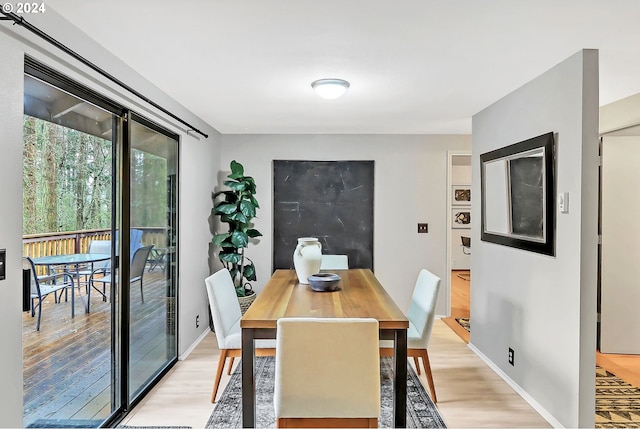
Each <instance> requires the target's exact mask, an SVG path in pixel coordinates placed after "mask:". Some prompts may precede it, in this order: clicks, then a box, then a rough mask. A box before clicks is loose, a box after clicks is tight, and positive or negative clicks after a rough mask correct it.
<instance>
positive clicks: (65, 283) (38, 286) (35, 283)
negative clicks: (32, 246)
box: [22, 256, 74, 331]
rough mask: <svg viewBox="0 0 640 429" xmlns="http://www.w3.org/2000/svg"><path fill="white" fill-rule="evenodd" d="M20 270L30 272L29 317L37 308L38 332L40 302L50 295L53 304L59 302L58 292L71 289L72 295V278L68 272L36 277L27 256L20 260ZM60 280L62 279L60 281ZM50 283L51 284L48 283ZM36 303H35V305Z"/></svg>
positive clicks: (38, 328)
mask: <svg viewBox="0 0 640 429" xmlns="http://www.w3.org/2000/svg"><path fill="white" fill-rule="evenodd" d="M22 269H23V270H31V317H34V316H35V314H36V307H37V308H38V323H37V325H36V331H39V330H40V320H41V319H42V301H43V300H44V299H45V298H46V297H47V296H48V295H50V294H53V298H54V301H55V302H60V296H62V292H60V296H59V295H57V294H56V292H58V291H63V290H64V291H66V289H67V288H69V287H70V288H71V291H72V293H73V286H74V283H73V276H72V275H71V274H69V273H68V272H58V273H54V274H50V275H46V276H38V273H37V272H36V266H35V265H34V263H33V261H32V260H31V258H29V257H28V256H26V257H23V258H22ZM60 279H63V280H62V281H60ZM50 282H52V283H50ZM36 301H37V303H36Z"/></svg>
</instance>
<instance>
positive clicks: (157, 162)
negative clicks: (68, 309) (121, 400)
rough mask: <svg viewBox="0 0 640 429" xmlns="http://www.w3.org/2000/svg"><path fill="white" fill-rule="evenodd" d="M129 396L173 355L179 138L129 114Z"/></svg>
mask: <svg viewBox="0 0 640 429" xmlns="http://www.w3.org/2000/svg"><path fill="white" fill-rule="evenodd" d="M132 118H133V119H132V120H130V121H129V141H130V164H131V165H130V204H129V213H130V226H131V228H130V231H131V233H130V238H131V242H130V252H131V254H130V266H129V271H130V278H131V281H130V287H129V292H128V293H129V295H128V298H129V300H128V301H129V324H130V326H129V376H128V380H129V400H130V401H134V400H135V398H136V397H137V396H138V395H139V394H140V393H141V392H143V391H144V390H145V388H146V387H147V386H148V384H149V382H150V381H152V380H153V379H154V378H155V377H156V376H157V375H158V374H159V373H160V372H162V371H163V370H164V369H165V368H166V367H167V366H168V365H169V364H170V363H171V362H173V361H175V360H176V358H177V339H176V297H177V293H176V289H177V278H176V266H177V265H176V255H177V252H176V246H177V195H176V193H177V189H178V188H177V172H178V140H177V137H176V136H174V135H171V134H170V133H168V132H166V131H164V130H163V129H162V128H160V127H158V126H156V125H155V124H153V123H151V122H149V121H147V120H145V119H144V118H141V117H137V116H136V115H132Z"/></svg>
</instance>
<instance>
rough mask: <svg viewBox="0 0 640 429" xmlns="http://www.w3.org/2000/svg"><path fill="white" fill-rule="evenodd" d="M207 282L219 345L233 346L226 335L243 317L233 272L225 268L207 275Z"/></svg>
mask: <svg viewBox="0 0 640 429" xmlns="http://www.w3.org/2000/svg"><path fill="white" fill-rule="evenodd" d="M205 284H206V287H207V295H208V296H209V306H210V307H211V316H212V319H213V328H214V330H215V332H216V338H217V339H218V347H219V348H220V349H226V348H232V347H230V345H229V344H227V341H226V337H227V336H228V335H229V334H230V333H231V332H232V328H234V325H236V324H237V323H238V321H239V320H240V318H241V317H242V311H241V310H240V303H239V302H238V297H237V295H236V288H235V287H234V286H233V279H232V278H231V273H229V270H227V269H226V268H223V269H221V270H219V271H217V272H215V273H213V274H212V275H210V276H209V277H207V278H206V279H205Z"/></svg>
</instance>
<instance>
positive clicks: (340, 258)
mask: <svg viewBox="0 0 640 429" xmlns="http://www.w3.org/2000/svg"><path fill="white" fill-rule="evenodd" d="M320 269H321V270H348V269H349V257H348V256H347V255H322V262H321V263H320Z"/></svg>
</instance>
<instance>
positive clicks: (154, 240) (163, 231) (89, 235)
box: [22, 227, 167, 258]
mask: <svg viewBox="0 0 640 429" xmlns="http://www.w3.org/2000/svg"><path fill="white" fill-rule="evenodd" d="M132 229H140V230H142V231H143V232H142V244H143V245H145V246H148V245H150V244H153V245H154V246H155V247H166V246H167V245H166V239H167V228H165V227H135V228H132ZM92 240H111V230H110V229H90V230H83V231H68V232H50V233H46V234H31V235H25V236H24V237H22V254H23V255H24V256H29V257H31V258H39V257H41V256H53V255H69V254H72V253H87V252H88V251H89V244H90V243H91V241H92Z"/></svg>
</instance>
